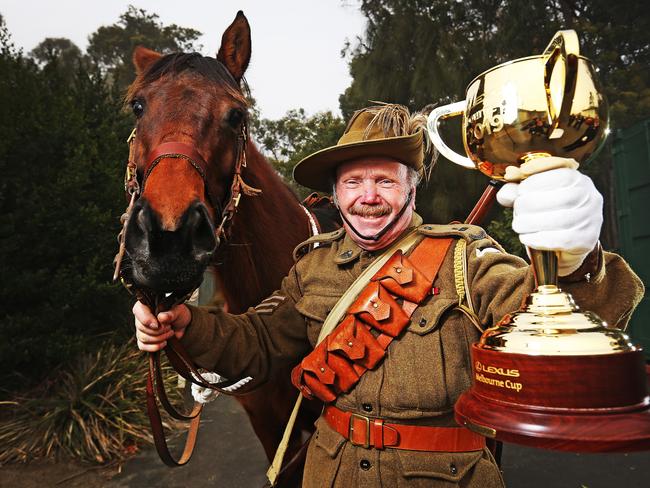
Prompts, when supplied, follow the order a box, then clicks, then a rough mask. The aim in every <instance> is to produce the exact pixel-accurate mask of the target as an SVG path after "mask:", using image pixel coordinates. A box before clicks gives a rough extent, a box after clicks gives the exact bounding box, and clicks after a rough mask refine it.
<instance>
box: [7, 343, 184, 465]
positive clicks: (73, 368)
mask: <svg viewBox="0 0 650 488" xmlns="http://www.w3.org/2000/svg"><path fill="white" fill-rule="evenodd" d="M147 369H148V363H147V360H146V357H144V355H143V354H142V353H140V352H139V351H137V349H136V347H135V344H134V343H133V341H130V342H128V343H127V344H124V345H122V346H120V347H117V346H114V345H111V344H108V345H104V346H103V347H102V348H101V349H99V350H98V351H97V352H96V353H94V354H85V355H83V356H81V357H80V358H78V360H77V361H75V362H73V363H71V364H70V365H69V366H68V368H67V369H65V370H63V371H60V372H59V373H58V374H57V375H56V376H53V377H52V379H51V381H50V382H48V383H47V384H46V385H44V386H42V387H40V388H38V389H36V390H32V391H30V392H29V393H28V394H24V395H21V396H17V397H14V398H12V399H11V401H6V402H2V404H3V407H2V408H3V411H4V414H3V416H2V417H0V444H1V445H2V451H0V465H3V464H6V463H10V462H25V461H30V460H32V459H37V458H43V457H56V458H58V457H61V456H66V457H73V458H75V459H78V460H81V461H87V462H94V463H105V462H109V461H112V460H115V459H122V458H124V457H126V456H127V455H128V454H129V453H130V452H132V451H133V450H134V449H137V445H138V444H142V443H147V444H150V443H151V441H152V439H151V434H150V430H151V429H150V427H149V420H148V418H147V415H146V413H145V409H144V408H143V401H144V398H145V389H146V376H147ZM164 371H165V372H166V373H167V374H165V375H164V377H165V387H166V389H167V391H168V392H169V393H170V398H171V399H172V400H173V401H174V400H175V403H177V402H178V401H179V400H180V391H179V389H178V388H177V387H176V376H175V375H172V374H170V373H171V367H170V366H169V365H166V366H165V367H164ZM165 418H166V419H168V417H165ZM166 426H167V427H170V424H169V422H167V424H166Z"/></svg>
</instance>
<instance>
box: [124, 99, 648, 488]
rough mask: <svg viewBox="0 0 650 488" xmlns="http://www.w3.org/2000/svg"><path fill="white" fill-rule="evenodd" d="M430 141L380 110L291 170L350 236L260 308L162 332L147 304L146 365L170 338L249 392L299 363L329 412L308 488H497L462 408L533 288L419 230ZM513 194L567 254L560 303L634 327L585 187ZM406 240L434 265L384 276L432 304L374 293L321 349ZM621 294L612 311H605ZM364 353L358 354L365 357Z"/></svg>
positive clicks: (463, 246)
mask: <svg viewBox="0 0 650 488" xmlns="http://www.w3.org/2000/svg"><path fill="white" fill-rule="evenodd" d="M423 137H424V133H423V130H422V124H421V123H420V124H418V123H417V118H411V117H410V116H409V114H408V111H407V110H406V109H405V108H404V107H400V106H396V105H383V106H376V107H370V108H368V109H364V110H361V111H359V112H357V113H356V114H355V115H354V116H353V117H352V119H351V120H350V122H349V124H348V127H347V128H346V131H345V133H344V134H343V136H342V137H341V139H340V140H339V142H338V144H337V145H336V146H334V147H330V148H327V149H324V150H322V151H319V152H317V153H315V154H313V155H311V156H309V157H308V158H306V159H304V160H303V161H301V162H300V163H299V164H298V165H297V166H296V168H295V171H294V177H295V178H296V180H297V181H298V182H299V183H301V184H303V185H305V186H308V187H311V188H314V189H316V190H322V191H328V190H329V189H330V188H331V185H332V183H334V196H335V199H336V202H337V205H338V208H339V210H340V213H341V217H342V218H343V222H344V225H343V229H341V230H339V231H337V232H334V233H331V234H325V235H321V236H317V237H315V238H312V239H310V240H308V241H307V242H306V243H304V244H303V245H301V246H299V247H298V248H297V250H296V259H297V261H296V263H295V265H294V266H293V268H292V269H291V270H290V271H289V274H288V275H287V276H286V277H285V278H284V280H283V282H282V286H281V288H280V289H279V290H278V291H276V292H275V293H273V294H272V295H271V297H269V298H267V299H266V300H264V301H263V302H262V303H261V304H260V305H258V306H257V307H255V308H254V309H250V310H249V311H248V312H246V313H245V314H242V315H237V316H235V315H230V314H227V313H225V312H223V311H221V310H207V309H200V308H195V307H188V306H186V305H180V306H177V307H175V308H174V309H172V310H171V311H169V312H165V313H161V314H159V315H158V317H154V316H153V315H152V314H151V312H150V311H149V310H148V309H147V308H146V307H145V306H144V305H142V304H139V303H138V304H136V306H135V307H134V314H135V316H136V335H137V338H138V345H139V347H140V349H142V350H145V351H155V350H158V349H160V348H162V347H164V345H165V341H166V340H167V339H168V338H169V337H171V336H172V335H173V334H175V335H176V336H177V337H179V338H180V339H181V341H182V343H183V344H184V345H185V346H186V348H187V350H188V352H189V353H190V355H191V356H192V358H193V359H194V361H195V362H196V363H197V364H198V365H199V366H201V367H203V368H205V369H208V370H210V371H216V372H217V373H219V374H221V375H223V376H225V377H227V378H230V379H234V378H242V377H246V376H250V377H252V378H253V380H252V382H251V383H250V385H251V386H254V385H255V384H260V383H263V382H264V381H265V380H266V378H267V377H268V376H269V372H270V371H271V370H272V369H273V368H274V367H276V366H277V365H279V364H282V363H286V362H291V363H293V364H296V363H298V362H300V365H299V366H298V367H297V368H296V369H295V370H294V375H293V379H294V382H295V383H296V384H297V385H298V386H299V387H300V389H301V391H302V392H303V394H305V395H306V396H318V397H320V398H322V399H324V400H325V401H326V402H327V405H326V408H325V411H324V414H323V415H322V416H321V417H320V418H319V420H318V421H317V424H316V427H317V431H316V434H315V435H314V437H313V439H312V441H311V445H310V447H309V451H308V454H307V462H306V466H305V475H304V480H303V486H305V487H323V486H335V487H343V486H346V487H349V486H358V487H363V486H368V487H378V486H461V485H462V486H467V487H481V488H486V487H487V488H490V487H498V486H502V485H503V480H502V478H501V475H500V472H499V469H498V467H497V466H496V464H495V462H494V460H493V458H492V456H491V454H490V452H489V450H488V449H486V448H485V442H484V440H483V438H481V437H479V436H477V435H475V434H473V433H471V432H469V431H467V430H465V429H462V428H460V427H458V426H457V425H456V423H455V421H454V419H453V406H454V403H455V401H456V400H457V399H458V397H459V396H460V394H461V393H462V392H463V391H464V390H466V389H467V388H468V387H469V386H470V383H471V380H470V372H471V371H470V359H469V348H470V345H471V344H472V343H473V342H476V341H477V340H478V338H479V336H480V333H481V330H480V329H481V328H482V327H485V326H489V325H492V324H494V323H496V322H497V321H498V320H500V319H501V318H502V316H503V315H504V314H506V313H508V312H511V311H513V310H516V309H518V308H519V306H520V304H521V301H522V298H523V297H524V296H525V294H527V293H528V292H530V291H531V290H532V289H533V287H534V278H533V275H532V271H531V269H530V267H529V266H527V265H526V263H525V262H524V261H523V260H521V259H519V258H517V257H514V256H511V255H508V254H507V253H505V252H504V251H503V249H501V247H500V246H499V245H498V244H497V243H495V242H494V241H493V240H492V239H490V238H489V237H488V236H487V235H486V234H485V232H484V231H483V230H482V229H480V228H479V227H475V226H469V225H442V226H439V225H421V219H420V217H419V216H418V215H417V214H416V213H415V203H414V202H415V193H416V187H417V183H418V180H419V178H420V175H421V174H422V172H423V170H424V156H423V152H424V151H423V145H424V140H423ZM550 162H551V163H552V162H554V161H550ZM555 162H557V161H555ZM560 162H561V161H560ZM507 192H508V195H505V194H502V195H501V197H502V200H512V201H514V206H515V222H514V227H515V230H518V231H519V232H520V234H521V236H522V241H524V243H526V244H528V245H531V246H533V247H536V248H540V249H558V250H560V251H561V253H560V263H559V267H560V275H561V276H562V277H563V278H562V279H561V286H562V288H564V289H565V290H566V291H568V292H570V293H572V294H573V295H574V297H575V298H576V301H577V302H578V303H580V304H581V305H582V306H583V307H584V308H585V309H588V310H593V311H595V312H596V313H598V314H600V316H601V317H602V318H603V319H604V320H607V321H608V322H609V323H610V324H614V325H617V326H619V327H624V326H625V324H626V322H627V320H628V318H629V315H630V313H631V311H632V310H633V308H634V306H635V305H636V303H637V302H638V301H639V299H640V297H641V296H642V285H641V284H640V281H639V280H638V278H637V277H636V276H635V275H634V274H633V273H632V272H631V270H630V269H629V267H628V266H627V265H626V264H625V262H624V261H623V260H622V259H621V258H620V257H618V256H616V255H613V254H610V253H606V252H603V251H602V250H601V248H600V246H599V244H598V235H599V232H600V226H601V222H602V209H601V206H602V198H601V196H600V195H599V194H598V192H597V191H596V190H595V188H594V186H593V184H592V182H591V180H589V178H587V177H586V176H583V175H581V174H580V173H578V172H577V171H575V170H574V169H570V168H560V169H556V170H551V171H548V172H546V173H543V174H539V175H534V176H531V177H529V178H528V179H527V180H525V181H524V182H523V183H521V184H520V185H519V186H518V187H516V188H514V191H513V188H512V187H510V188H508V190H507ZM558 195H560V198H558ZM539 202H543V203H544V204H543V205H538V204H537V203H539ZM405 235H407V236H411V235H415V236H417V237H418V239H420V238H424V237H425V236H426V237H430V238H431V239H426V242H427V243H428V245H431V246H432V247H431V252H428V251H427V253H424V252H423V251H422V249H424V247H420V246H423V243H424V242H425V239H423V240H422V241H421V242H420V243H416V244H414V245H413V246H412V247H410V248H408V250H407V251H406V252H405V254H407V255H408V258H405V257H403V256H401V255H399V253H398V255H391V256H392V257H391V259H393V258H395V259H398V260H399V263H401V264H400V265H395V266H393V268H391V269H390V270H388V273H389V274H390V273H392V275H391V276H392V277H393V278H394V280H393V281H394V283H393V285H395V284H396V283H398V284H399V283H401V282H402V278H404V280H403V282H404V283H406V285H407V286H408V285H409V283H412V282H414V281H413V280H415V282H422V280H423V279H424V278H426V279H430V280H433V281H432V282H430V281H426V280H425V283H426V294H425V296H424V298H421V297H418V298H412V297H409V298H404V299H403V300H402V299H401V298H399V297H400V296H401V295H400V292H399V289H398V288H399V287H398V288H393V289H391V292H390V293H389V294H388V295H390V297H387V296H386V289H385V288H381V289H379V288H378V292H377V293H378V295H376V296H375V298H377V297H379V298H377V299H376V300H375V299H370V300H369V301H367V303H365V305H367V306H368V307H367V308H365V309H363V310H361V309H358V310H356V312H355V311H354V310H353V309H354V307H355V306H358V305H359V304H358V300H359V299H360V298H361V296H362V295H363V294H364V293H366V290H367V289H368V288H364V289H363V292H361V293H360V294H359V298H358V299H357V301H354V303H353V305H352V306H350V307H346V312H347V313H346V315H345V319H343V315H340V316H336V319H337V320H336V321H335V323H334V325H336V323H338V322H339V321H340V319H343V320H342V321H341V323H340V324H339V325H337V326H336V328H335V329H334V330H333V331H332V332H331V333H330V334H329V336H328V337H327V338H326V339H324V340H323V341H322V342H320V345H318V346H317V344H318V337H319V334H320V332H321V329H322V328H323V322H324V321H325V319H326V317H327V316H328V314H330V312H331V311H332V309H333V308H334V306H335V304H336V303H337V302H338V301H339V299H340V298H341V297H342V296H343V295H344V294H345V293H346V290H348V288H350V287H351V285H353V282H354V281H355V280H356V279H357V278H358V277H359V276H360V275H361V274H362V273H363V272H364V270H365V269H366V268H368V267H371V266H372V265H373V263H375V261H376V260H380V259H383V257H382V255H383V253H384V250H385V249H386V248H387V247H391V246H393V245H394V244H396V243H398V242H404V241H403V240H402V239H403V237H404V236H405ZM445 246H446V247H445ZM436 260H437V261H438V262H439V266H438V267H437V268H438V269H435V268H436V266H435V265H434V264H432V263H434V262H435V261H436ZM391 262H392V261H389V263H391ZM402 267H404V269H402ZM463 268H464V272H461V273H460V276H459V273H458V271H459V270H461V271H462V270H463ZM371 269H372V268H371ZM382 269H383V267H382ZM406 271H408V273H407V272H406ZM455 271H456V273H455ZM406 275H408V276H406ZM375 276H376V275H375ZM416 276H417V279H416V278H415V277H416ZM423 276H424V278H422V277H423ZM369 279H370V276H368V278H367V279H366V280H365V281H366V282H367V281H369ZM409 280H410V281H409ZM382 283H383V282H382ZM370 285H372V283H370V284H368V283H362V286H367V287H368V286H370ZM393 285H391V286H393ZM373 286H379V285H377V284H376V283H375V285H373ZM382 286H383V285H382ZM613 287H616V290H617V302H616V303H612V302H611V301H610V300H609V299H608V298H609V296H610V295H609V292H610V291H611V290H612V288H613ZM357 293H358V291H357ZM381 293H384V295H383V297H384V298H382V295H381ZM393 296H397V297H398V299H397V300H394V299H393V298H391V297H393ZM352 298H354V297H352ZM382 300H383V301H382ZM389 302H390V304H389ZM373 307H375V308H374V309H373ZM387 307H388V308H390V310H388V308H387ZM395 307H398V308H395ZM364 311H365V312H364ZM375 311H376V313H375ZM335 313H338V312H332V314H335ZM364 313H365V315H364ZM373 317H374V318H376V321H375V320H373ZM395 317H406V319H405V321H402V322H401V323H400V324H401V325H400V327H401V328H399V329H397V328H392V327H393V325H391V326H390V327H388V326H386V323H388V322H391V320H393V319H394V318H395ZM357 319H359V320H357ZM373 323H374V324H375V325H372V324H373ZM346 324H347V325H350V326H352V327H354V331H353V333H352V334H351V335H349V336H345V337H349V338H350V340H349V342H347V344H346V343H345V341H343V343H341V341H339V340H338V339H340V337H343V336H342V335H341V334H343V333H344V332H345V331H344V330H343V328H344V326H347V325H346ZM342 331H343V332H342ZM368 332H370V334H368ZM346 341H347V339H346ZM355 341H356V342H355ZM359 343H361V344H359ZM348 346H349V348H350V350H349V351H347V352H346V350H345V348H346V347H348ZM357 346H359V347H360V348H361V349H357V352H359V351H362V352H361V353H360V354H356V355H355V353H354V350H355V348H357ZM373 354H374V356H373ZM371 356H372V357H373V358H374V359H372V360H370V359H369V358H371ZM303 358H304V359H303ZM301 360H302V361H301Z"/></svg>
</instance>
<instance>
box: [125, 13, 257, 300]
mask: <svg viewBox="0 0 650 488" xmlns="http://www.w3.org/2000/svg"><path fill="white" fill-rule="evenodd" d="M250 55H251V38H250V27H249V24H248V21H247V20H246V17H245V16H244V15H243V13H242V12H239V13H238V14H237V16H236V18H235V20H234V21H233V23H232V24H231V25H230V26H229V27H228V28H227V29H226V31H225V32H224V34H223V37H222V42H221V47H220V48H219V51H218V54H217V57H216V58H211V57H204V56H202V55H200V54H197V53H191V54H187V53H176V54H168V55H161V54H159V53H157V52H154V51H151V50H149V49H146V48H143V47H138V48H136V50H135V52H134V55H133V62H134V64H135V67H136V74H137V76H136V79H135V81H134V82H133V84H132V85H131V86H130V87H129V90H128V93H127V96H126V103H127V104H128V106H130V107H131V109H132V110H133V113H134V115H135V116H136V119H137V122H136V132H135V134H136V135H135V137H134V138H133V140H132V141H131V142H130V144H131V148H130V164H133V165H134V166H135V168H136V174H137V177H136V178H137V181H138V182H139V185H138V186H139V192H140V195H139V198H138V199H137V201H135V204H134V205H133V207H132V208H131V211H130V214H129V217H128V222H127V224H126V227H125V234H124V246H125V251H126V254H127V255H128V257H129V261H130V266H128V272H129V273H130V276H129V278H130V279H131V281H132V282H133V283H134V284H135V285H137V286H139V287H145V288H148V289H152V290H155V291H157V292H166V291H178V290H191V289H193V288H194V287H196V286H197V285H198V283H199V282H200V280H201V277H202V274H203V271H204V270H205V268H206V266H207V265H208V264H209V262H210V259H211V258H212V256H213V254H214V253H215V251H216V249H217V247H218V245H219V237H220V234H221V233H222V232H223V230H224V229H223V228H224V225H225V224H226V223H227V220H228V219H229V217H232V214H233V213H234V210H235V208H234V207H236V204H237V203H238V195H239V192H240V191H242V185H244V188H243V190H244V191H245V190H246V189H247V187H246V185H245V184H244V183H243V181H242V180H241V178H240V176H239V171H240V169H241V167H242V166H245V164H246V162H245V157H246V156H245V154H246V143H247V125H246V124H247V108H248V103H247V99H246V97H245V95H244V93H243V92H242V90H241V87H240V83H241V80H242V77H243V75H244V72H245V71H246V68H247V66H248V62H249V60H250ZM125 271H127V269H125Z"/></svg>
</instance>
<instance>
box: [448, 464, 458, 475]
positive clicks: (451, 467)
mask: <svg viewBox="0 0 650 488" xmlns="http://www.w3.org/2000/svg"><path fill="white" fill-rule="evenodd" d="M449 472H450V473H451V474H458V468H457V467H456V465H455V464H454V463H451V464H450V465H449Z"/></svg>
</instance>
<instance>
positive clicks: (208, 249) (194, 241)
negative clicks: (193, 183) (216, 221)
mask: <svg viewBox="0 0 650 488" xmlns="http://www.w3.org/2000/svg"><path fill="white" fill-rule="evenodd" d="M186 226H187V229H188V232H187V238H189V245H190V248H191V251H192V254H193V255H194V256H195V257H196V258H197V259H204V258H208V257H209V256H210V255H211V254H212V253H213V252H214V251H215V250H216V248H217V239H216V236H215V235H214V226H213V225H212V222H211V220H210V216H209V215H208V210H207V208H206V207H205V205H204V204H203V203H201V202H194V203H193V204H192V205H191V206H190V208H189V209H188V210H187V224H186Z"/></svg>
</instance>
